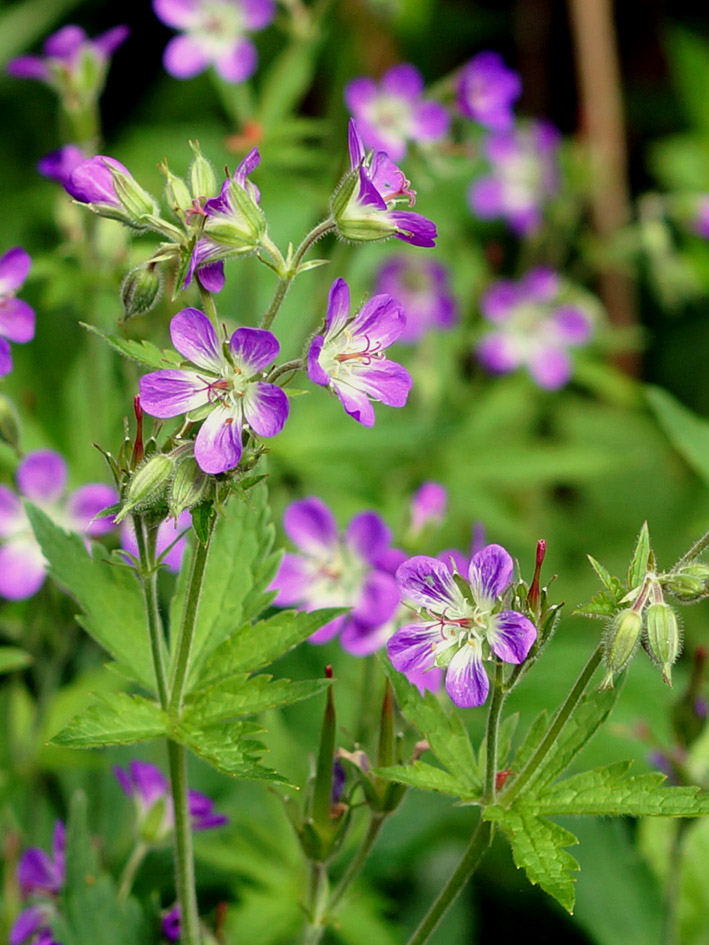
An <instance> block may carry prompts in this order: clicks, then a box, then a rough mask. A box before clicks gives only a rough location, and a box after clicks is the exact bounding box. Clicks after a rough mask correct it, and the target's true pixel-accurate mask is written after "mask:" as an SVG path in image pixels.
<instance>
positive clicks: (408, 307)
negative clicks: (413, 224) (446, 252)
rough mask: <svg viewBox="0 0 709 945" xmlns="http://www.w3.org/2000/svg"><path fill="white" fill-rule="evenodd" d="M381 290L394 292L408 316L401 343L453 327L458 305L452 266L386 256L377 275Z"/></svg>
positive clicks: (392, 293)
mask: <svg viewBox="0 0 709 945" xmlns="http://www.w3.org/2000/svg"><path fill="white" fill-rule="evenodd" d="M375 291H376V292H377V293H380V292H381V293H385V294H386V295H393V296H394V298H395V299H396V300H397V302H400V303H401V305H402V307H403V309H404V315H405V316H406V327H405V328H404V330H403V332H402V333H401V335H400V336H399V338H398V341H399V343H400V344H415V343H416V342H418V341H420V340H421V338H423V336H424V335H425V334H426V333H427V332H429V331H434V330H437V329H438V330H443V331H445V330H446V329H448V328H451V327H452V326H453V325H454V324H455V322H456V320H457V318H458V306H457V304H456V301H455V298H454V297H453V294H452V292H451V288H450V283H449V279H448V270H447V269H446V267H445V266H443V265H441V263H439V262H436V261H435V260H433V259H420V260H419V259H413V258H410V257H408V256H394V257H392V258H390V259H388V260H386V261H385V262H384V263H383V265H382V267H381V268H380V270H379V272H378V273H377V277H376V288H375Z"/></svg>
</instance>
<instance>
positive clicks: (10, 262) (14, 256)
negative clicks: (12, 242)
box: [0, 246, 32, 340]
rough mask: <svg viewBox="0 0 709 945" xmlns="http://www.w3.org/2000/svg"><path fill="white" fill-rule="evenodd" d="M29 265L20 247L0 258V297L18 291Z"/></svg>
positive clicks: (29, 260)
mask: <svg viewBox="0 0 709 945" xmlns="http://www.w3.org/2000/svg"><path fill="white" fill-rule="evenodd" d="M31 265H32V260H31V258H30V256H29V253H26V252H25V250H24V249H22V247H21V246H13V247H12V249H8V251H7V252H6V253H4V254H3V255H2V256H0V296H3V295H7V294H8V293H10V292H15V291H16V290H17V289H19V288H20V286H21V285H22V283H23V282H24V281H25V279H26V278H27V274H28V273H29V271H30V266H31ZM27 340H29V339H27Z"/></svg>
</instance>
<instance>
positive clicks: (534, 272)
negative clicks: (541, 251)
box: [520, 266, 561, 302]
mask: <svg viewBox="0 0 709 945" xmlns="http://www.w3.org/2000/svg"><path fill="white" fill-rule="evenodd" d="M560 288H561V286H560V283H559V276H558V275H557V273H556V272H554V270H553V269H551V268H550V267H549V266H536V267H535V268H534V269H530V270H529V272H528V273H527V274H526V275H525V277H524V278H523V279H522V282H521V285H520V292H521V294H522V296H523V297H525V298H527V299H532V301H534V302H551V301H552V300H553V299H555V298H556V296H557V295H558V294H559V289H560Z"/></svg>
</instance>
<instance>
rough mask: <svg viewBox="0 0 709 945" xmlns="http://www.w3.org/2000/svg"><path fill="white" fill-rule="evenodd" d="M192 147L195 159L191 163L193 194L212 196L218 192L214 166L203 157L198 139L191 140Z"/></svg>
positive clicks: (195, 195)
mask: <svg viewBox="0 0 709 945" xmlns="http://www.w3.org/2000/svg"><path fill="white" fill-rule="evenodd" d="M190 147H191V148H192V150H193V151H194V160H193V161H192V164H191V165H190V186H191V188H192V196H193V197H195V198H199V197H212V196H214V194H215V193H216V192H217V175H216V174H215V173H214V168H213V167H212V165H211V163H210V162H209V161H208V160H207V159H206V158H205V157H203V155H202V151H201V150H200V147H199V142H198V141H190ZM191 202H192V201H190V203H191Z"/></svg>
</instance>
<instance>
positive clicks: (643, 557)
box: [628, 522, 650, 590]
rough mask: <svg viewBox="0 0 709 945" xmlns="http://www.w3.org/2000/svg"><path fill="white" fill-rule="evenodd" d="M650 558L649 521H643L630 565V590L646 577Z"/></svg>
mask: <svg viewBox="0 0 709 945" xmlns="http://www.w3.org/2000/svg"><path fill="white" fill-rule="evenodd" d="M649 558H650V532H649V530H648V527H647V522H643V526H642V528H641V529H640V532H639V533H638V537H637V539H636V542H635V548H634V550H633V557H632V558H631V559H630V565H629V567H628V588H629V589H630V590H632V589H633V588H634V587H637V586H638V584H640V582H641V581H642V579H643V578H644V577H645V575H646V573H647V570H648V565H649Z"/></svg>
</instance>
